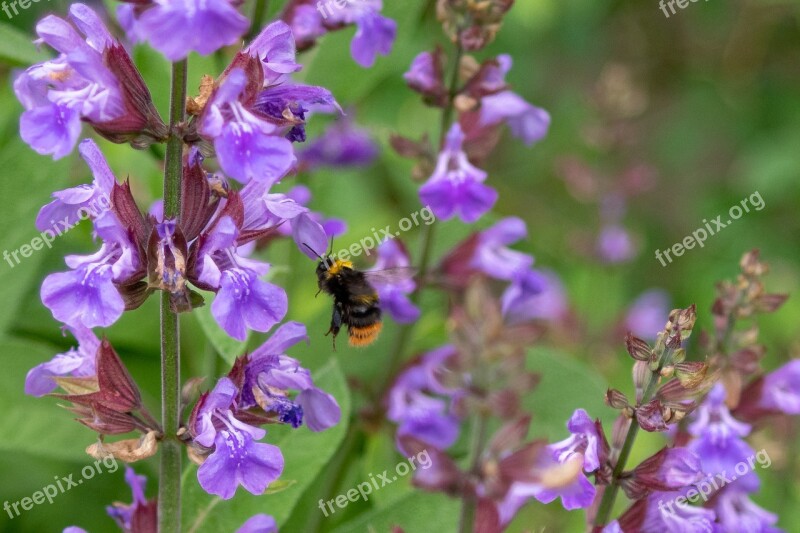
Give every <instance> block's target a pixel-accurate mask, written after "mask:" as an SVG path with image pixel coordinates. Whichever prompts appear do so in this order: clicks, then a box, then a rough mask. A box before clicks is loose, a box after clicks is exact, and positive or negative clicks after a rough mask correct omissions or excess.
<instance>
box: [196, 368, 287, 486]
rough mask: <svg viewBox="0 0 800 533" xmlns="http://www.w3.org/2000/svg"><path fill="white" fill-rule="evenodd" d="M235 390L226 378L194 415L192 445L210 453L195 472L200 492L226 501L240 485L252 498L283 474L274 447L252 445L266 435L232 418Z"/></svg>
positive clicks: (259, 429) (235, 408)
mask: <svg viewBox="0 0 800 533" xmlns="http://www.w3.org/2000/svg"><path fill="white" fill-rule="evenodd" d="M237 394H238V390H237V388H236V386H235V385H234V383H233V382H232V381H231V380H230V379H228V378H222V379H220V380H219V381H218V382H217V385H216V386H215V387H214V390H213V391H211V393H209V394H208V395H205V396H204V397H202V398H201V400H200V404H199V409H198V408H196V411H197V412H196V414H195V417H194V418H195V420H196V421H195V424H194V431H195V434H196V436H195V441H196V442H197V443H199V444H201V445H202V446H205V447H207V448H212V447H213V449H214V451H213V452H212V453H211V455H209V456H208V458H206V460H205V461H204V462H203V464H202V465H200V468H199V469H198V470H197V479H198V481H199V482H200V486H201V487H203V490H205V491H206V492H208V493H209V494H216V495H217V496H219V497H220V498H222V499H224V500H228V499H230V498H232V497H233V495H234V494H235V493H236V489H237V488H238V486H239V485H242V486H243V487H244V488H245V489H246V490H247V491H249V492H250V493H252V494H256V495H258V494H263V493H264V491H265V490H266V489H267V486H268V485H269V484H270V483H271V482H273V481H275V480H276V479H278V477H279V476H280V474H281V472H282V471H283V455H282V454H281V451H280V449H279V448H278V447H277V446H273V445H271V444H263V443H259V442H256V441H257V440H259V439H261V438H263V437H264V435H266V431H264V430H263V429H261V428H257V427H253V426H250V425H248V424H245V423H244V422H241V421H240V420H238V419H237V418H236V417H235V414H234V411H236V410H237V409H238V406H237V405H236V396H237Z"/></svg>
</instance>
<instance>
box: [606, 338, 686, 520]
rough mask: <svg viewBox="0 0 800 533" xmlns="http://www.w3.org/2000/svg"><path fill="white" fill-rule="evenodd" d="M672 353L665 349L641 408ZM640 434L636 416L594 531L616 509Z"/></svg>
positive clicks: (651, 392)
mask: <svg viewBox="0 0 800 533" xmlns="http://www.w3.org/2000/svg"><path fill="white" fill-rule="evenodd" d="M672 353H673V352H672V350H671V349H669V348H664V353H662V354H661V358H660V359H659V360H658V368H657V369H656V370H654V371H653V373H652V374H651V375H650V380H649V381H648V383H647V387H645V390H644V393H643V394H642V400H641V401H640V402H639V406H642V405H645V404H646V403H647V402H649V401H650V399H651V397H652V395H653V393H654V392H655V390H656V387H657V386H658V379H659V376H660V375H661V369H663V368H664V365H666V364H667V361H669V360H670V357H672ZM638 433H639V422H638V421H637V420H636V417H635V416H634V417H633V418H632V419H631V425H630V426H629V427H628V434H627V435H625V440H624V441H623V444H622V448H621V449H620V452H619V457H618V458H617V463H616V464H615V465H614V471H613V472H612V476H611V482H610V483H609V484H608V486H606V488H605V490H604V491H603V498H602V499H601V500H600V506H599V507H598V508H597V515H596V516H595V520H594V531H600V530H602V528H603V527H604V526H605V525H606V524H607V523H608V519H609V517H610V515H611V511H612V509H613V508H614V501H615V500H616V499H617V492H619V480H620V477H621V476H622V472H624V471H625V464H626V463H627V462H628V458H629V457H630V454H631V450H633V443H634V441H635V440H636V435H637V434H638Z"/></svg>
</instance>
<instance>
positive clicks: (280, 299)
mask: <svg viewBox="0 0 800 533" xmlns="http://www.w3.org/2000/svg"><path fill="white" fill-rule="evenodd" d="M238 236H239V229H238V228H237V227H236V224H235V223H234V221H233V220H232V219H231V218H230V217H228V216H223V217H222V218H221V219H220V220H219V221H218V223H216V224H214V225H213V227H212V228H211V229H210V230H209V231H208V233H206V234H203V235H202V236H201V239H202V243H201V245H200V247H199V251H198V254H197V267H196V272H195V273H194V274H193V276H194V277H196V279H197V280H198V282H200V283H201V284H202V285H204V286H205V287H207V288H210V289H212V290H217V291H218V292H217V295H216V297H215V298H214V302H213V303H212V304H211V314H212V315H213V316H214V319H215V320H216V321H217V322H218V323H219V325H220V327H222V329H224V330H225V331H226V332H227V333H228V335H230V336H231V337H233V338H235V339H238V340H245V339H246V338H247V330H248V329H252V330H255V331H262V332H263V331H269V330H270V328H272V326H274V325H275V324H277V323H278V322H280V321H281V320H282V319H283V317H284V316H285V315H286V311H287V307H288V299H287V296H286V292H285V291H284V290H283V289H282V288H281V287H278V286H277V285H273V284H271V283H267V282H266V281H262V280H261V279H260V276H262V275H264V274H266V273H267V271H268V270H269V264H267V263H261V262H259V261H255V260H251V259H247V258H245V257H242V256H240V255H239V254H238V253H237V250H236V248H237V238H238Z"/></svg>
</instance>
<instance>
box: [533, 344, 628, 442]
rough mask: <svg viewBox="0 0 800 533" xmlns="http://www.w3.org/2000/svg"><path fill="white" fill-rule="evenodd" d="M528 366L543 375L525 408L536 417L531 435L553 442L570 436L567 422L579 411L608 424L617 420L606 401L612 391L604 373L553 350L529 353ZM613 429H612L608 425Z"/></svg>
mask: <svg viewBox="0 0 800 533" xmlns="http://www.w3.org/2000/svg"><path fill="white" fill-rule="evenodd" d="M527 367H528V369H529V370H531V371H533V372H536V373H538V374H540V375H541V381H540V383H539V385H538V386H537V387H536V389H535V390H534V391H533V393H531V394H529V395H528V396H527V397H526V398H525V400H524V402H523V405H524V407H525V410H526V411H527V412H529V413H532V415H533V422H532V423H531V432H532V434H533V435H535V436H536V437H546V438H547V439H548V440H550V441H554V440H560V439H563V438H565V437H566V436H567V428H566V424H567V420H569V417H570V416H572V413H573V411H574V410H575V409H577V408H579V407H580V408H583V409H585V410H586V412H588V413H589V416H591V417H592V418H600V420H602V421H603V422H604V423H610V422H612V421H613V420H614V417H615V414H616V411H614V410H613V409H611V408H609V407H607V406H606V404H605V402H604V400H603V398H604V397H605V393H606V390H607V388H608V386H607V383H606V382H605V380H604V379H602V378H601V377H600V374H599V373H598V372H597V371H596V370H593V369H592V368H591V367H589V366H588V365H586V364H585V363H584V362H582V361H577V360H575V359H573V358H572V357H570V356H568V355H566V354H563V353H559V352H556V351H554V350H550V349H543V348H535V349H532V350H531V351H529V352H528V357H527ZM606 427H609V426H606Z"/></svg>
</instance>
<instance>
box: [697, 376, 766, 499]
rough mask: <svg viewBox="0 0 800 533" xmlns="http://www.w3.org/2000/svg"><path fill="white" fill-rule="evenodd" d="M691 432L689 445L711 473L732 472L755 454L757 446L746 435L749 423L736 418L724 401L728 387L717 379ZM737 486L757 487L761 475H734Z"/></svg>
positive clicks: (743, 487) (742, 487)
mask: <svg viewBox="0 0 800 533" xmlns="http://www.w3.org/2000/svg"><path fill="white" fill-rule="evenodd" d="M688 429H689V433H691V434H692V435H693V436H694V437H695V439H694V440H693V441H692V442H690V443H689V444H688V446H687V447H688V448H689V449H690V450H691V451H693V452H694V453H695V454H697V455H698V456H699V457H700V460H701V461H702V463H703V470H704V471H705V472H706V473H707V474H709V475H711V476H715V475H723V476H730V475H733V472H734V471H735V467H736V465H737V464H738V463H741V462H745V463H746V462H747V459H748V458H749V457H753V456H755V452H754V450H753V449H752V448H751V447H750V445H749V444H747V443H746V442H745V441H744V440H743V437H746V436H747V435H748V434H749V433H750V426H749V425H748V424H745V423H744V422H740V421H738V420H736V419H735V418H733V416H732V415H731V413H730V411H729V410H728V407H727V406H726V405H725V387H724V386H723V385H722V384H721V383H717V384H716V385H715V386H714V388H713V389H711V392H710V393H709V394H708V396H707V397H706V399H705V401H704V402H703V404H702V405H701V406H700V407H699V408H698V409H697V410H696V411H695V412H694V413H693V415H692V423H691V424H689V427H688ZM735 477H736V480H735V481H734V482H733V485H732V486H734V487H736V488H737V489H739V490H747V491H754V490H757V489H758V486H759V480H758V476H757V475H756V474H755V472H753V471H748V472H747V473H746V474H744V475H737V476H735Z"/></svg>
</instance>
